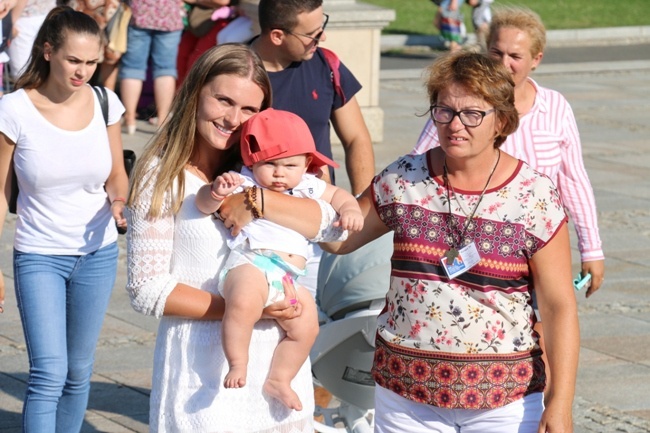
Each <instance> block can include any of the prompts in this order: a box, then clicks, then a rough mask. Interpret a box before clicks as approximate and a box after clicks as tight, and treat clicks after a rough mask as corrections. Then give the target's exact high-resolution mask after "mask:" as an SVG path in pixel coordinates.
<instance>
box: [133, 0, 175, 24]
mask: <svg viewBox="0 0 650 433" xmlns="http://www.w3.org/2000/svg"><path fill="white" fill-rule="evenodd" d="M129 4H130V5H131V11H132V12H133V16H132V18H131V25H132V26H135V27H138V28H141V29H150V30H160V31H163V32H173V31H179V30H183V17H184V16H185V9H183V1H182V0H130V1H129Z"/></svg>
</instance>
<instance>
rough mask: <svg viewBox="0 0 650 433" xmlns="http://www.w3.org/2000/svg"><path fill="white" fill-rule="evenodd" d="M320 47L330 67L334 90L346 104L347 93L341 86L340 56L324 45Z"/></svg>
mask: <svg viewBox="0 0 650 433" xmlns="http://www.w3.org/2000/svg"><path fill="white" fill-rule="evenodd" d="M319 48H320V50H321V51H322V53H323V57H325V61H326V62H327V65H328V66H329V67H330V71H331V73H332V74H331V75H332V85H333V86H334V91H335V92H336V94H337V95H339V97H340V98H341V101H343V105H345V104H346V103H347V102H348V101H347V98H346V97H345V93H344V92H343V88H342V87H341V73H340V72H339V65H340V64H341V60H339V58H338V56H337V55H336V54H334V52H333V51H331V50H328V49H327V48H323V47H319Z"/></svg>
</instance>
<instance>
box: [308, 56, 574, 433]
mask: <svg viewBox="0 0 650 433" xmlns="http://www.w3.org/2000/svg"><path fill="white" fill-rule="evenodd" d="M428 73H429V74H428V77H427V83H426V87H427V93H428V95H429V103H430V104H431V105H430V113H431V117H432V118H433V120H434V122H435V125H436V129H437V131H438V136H439V137H440V145H439V146H438V147H435V148H432V149H430V150H428V151H426V152H425V153H423V154H419V155H407V156H403V157H400V158H399V159H398V160H397V161H395V162H393V163H392V164H390V165H389V166H388V167H387V168H386V169H384V170H383V171H382V172H381V173H380V174H379V175H377V176H376V177H375V179H374V180H373V183H372V185H371V186H370V188H368V190H366V191H365V192H364V193H363V194H362V195H361V197H360V198H359V204H360V205H361V210H362V212H363V214H364V217H365V223H364V226H363V229H362V230H361V231H360V232H357V233H352V234H350V236H349V237H348V239H347V240H346V241H345V242H343V243H335V244H321V245H323V248H324V249H325V250H326V251H329V252H332V253H336V254H346V253H349V252H351V251H354V250H355V249H357V248H359V247H361V246H362V245H365V244H366V243H368V242H370V241H372V240H373V239H376V238H378V237H379V236H381V235H383V234H385V233H388V232H390V231H392V232H393V233H394V235H393V236H394V243H393V247H394V249H393V255H392V258H391V278H390V287H389V289H388V293H387V295H386V306H385V308H384V310H383V311H382V313H381V314H380V315H379V317H378V321H377V325H378V326H377V335H376V338H375V358H374V364H373V367H372V375H373V378H374V380H375V382H376V384H377V386H376V387H375V431H376V432H377V433H386V432H391V433H398V432H405V431H408V432H425V431H437V432H458V431H473V432H498V433H538V432H567V433H568V432H572V431H573V422H572V402H573V398H574V392H575V382H576V374H577V368H578V353H579V350H580V347H579V343H580V337H579V327H578V311H577V302H576V299H575V296H574V294H573V287H572V278H571V251H570V248H569V232H568V228H567V217H566V214H565V211H564V208H563V206H562V201H561V200H560V197H559V194H558V191H557V190H556V188H555V186H554V185H553V182H552V181H551V180H550V179H549V178H548V177H547V176H545V175H543V174H541V173H539V172H536V171H534V170H533V169H531V168H530V166H528V165H527V164H525V163H523V162H522V161H520V160H517V159H515V158H514V157H512V156H510V155H508V154H507V153H505V152H503V151H501V150H500V146H501V144H502V143H503V142H504V141H505V139H506V137H507V136H508V135H509V134H511V133H513V132H514V131H516V129H517V126H518V122H519V116H518V112H517V109H516V108H515V96H514V83H513V79H512V76H511V74H510V72H509V71H508V70H506V68H505V67H504V66H503V65H502V64H501V63H499V62H498V61H496V60H494V59H491V58H489V57H487V56H485V55H483V54H478V53H471V52H463V51H459V52H456V53H450V54H447V55H445V56H442V57H440V58H439V59H437V60H436V61H435V62H434V63H433V64H432V65H431V66H430V67H429V70H428ZM533 290H534V291H535V292H537V297H538V301H539V308H540V311H541V313H542V316H543V317H544V318H545V323H547V325H545V327H546V328H547V331H546V334H547V347H548V360H549V367H550V370H551V371H552V374H553V376H554V379H553V381H552V382H551V384H550V387H549V389H548V393H547V397H546V401H544V394H543V392H542V391H543V390H544V387H545V383H544V382H545V374H544V363H543V361H542V358H541V350H540V347H539V345H538V341H537V334H536V333H535V332H534V331H533V324H534V323H535V314H534V311H533V308H532V305H531V297H532V292H533Z"/></svg>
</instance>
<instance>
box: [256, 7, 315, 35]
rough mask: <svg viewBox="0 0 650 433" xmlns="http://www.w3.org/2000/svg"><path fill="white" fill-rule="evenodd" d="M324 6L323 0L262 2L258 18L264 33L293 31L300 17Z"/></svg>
mask: <svg viewBox="0 0 650 433" xmlns="http://www.w3.org/2000/svg"><path fill="white" fill-rule="evenodd" d="M322 5H323V0H260V2H259V5H258V8H257V16H258V19H259V23H260V30H261V31H262V33H268V32H270V31H271V30H273V29H281V30H287V31H292V30H293V29H294V28H296V26H297V25H298V15H300V14H301V13H303V12H311V11H314V10H316V9H318V8H319V7H321V6H322Z"/></svg>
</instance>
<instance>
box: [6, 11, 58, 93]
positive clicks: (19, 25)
mask: <svg viewBox="0 0 650 433" xmlns="http://www.w3.org/2000/svg"><path fill="white" fill-rule="evenodd" d="M55 6H56V0H18V1H17V2H16V5H15V6H14V8H13V9H12V10H11V17H12V19H13V27H14V28H13V32H14V37H13V39H12V41H11V45H10V46H9V52H8V53H9V75H10V77H11V79H12V80H14V81H15V80H17V79H18V77H19V76H20V75H21V74H22V73H23V72H24V70H25V67H26V65H27V62H28V60H29V55H30V53H31V51H32V45H34V40H35V39H36V34H37V33H38V29H40V28H41V24H43V21H44V20H45V16H46V15H47V13H48V12H49V11H50V10H52V8H54V7H55Z"/></svg>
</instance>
